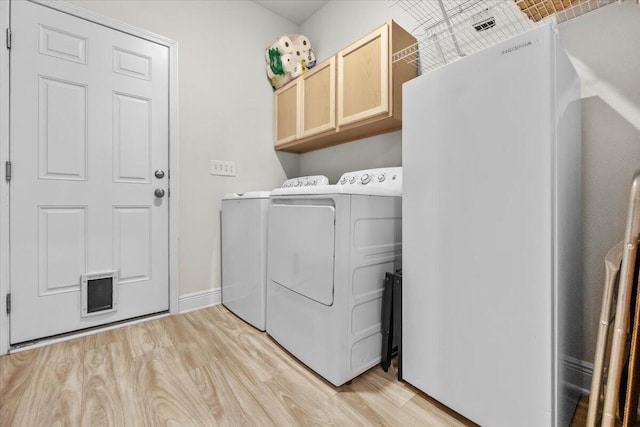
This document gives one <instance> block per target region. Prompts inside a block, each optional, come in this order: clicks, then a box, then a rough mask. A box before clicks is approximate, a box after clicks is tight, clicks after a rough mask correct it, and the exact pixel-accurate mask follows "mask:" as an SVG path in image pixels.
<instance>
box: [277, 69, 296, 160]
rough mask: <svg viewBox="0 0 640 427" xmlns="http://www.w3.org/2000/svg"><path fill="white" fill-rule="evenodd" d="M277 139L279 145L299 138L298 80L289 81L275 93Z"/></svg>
mask: <svg viewBox="0 0 640 427" xmlns="http://www.w3.org/2000/svg"><path fill="white" fill-rule="evenodd" d="M275 112H276V115H275V139H276V148H277V147H278V145H282V144H286V143H287V142H291V141H293V140H295V139H296V138H298V117H299V112H298V82H297V81H295V82H293V84H291V83H289V84H288V85H286V86H283V87H281V88H280V89H278V90H277V91H276V93H275Z"/></svg>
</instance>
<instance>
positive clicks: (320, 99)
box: [299, 56, 336, 138]
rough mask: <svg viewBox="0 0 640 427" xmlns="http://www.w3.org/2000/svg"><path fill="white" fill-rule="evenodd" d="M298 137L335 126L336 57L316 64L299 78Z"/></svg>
mask: <svg viewBox="0 0 640 427" xmlns="http://www.w3.org/2000/svg"><path fill="white" fill-rule="evenodd" d="M299 84H300V89H299V90H300V92H299V94H300V104H301V106H302V110H301V114H300V137H301V138H305V137H308V136H312V135H316V134H319V133H321V132H325V131H330V130H333V129H335V128H336V58H335V56H332V57H331V58H329V59H328V60H327V61H324V62H323V63H321V64H318V65H317V66H316V67H314V68H313V69H311V71H309V72H307V73H306V74H304V75H303V76H302V79H301V80H300V83H299Z"/></svg>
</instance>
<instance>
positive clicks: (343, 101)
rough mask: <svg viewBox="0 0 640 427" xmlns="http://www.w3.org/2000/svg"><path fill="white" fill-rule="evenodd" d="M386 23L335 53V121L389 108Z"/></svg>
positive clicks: (343, 122) (356, 118) (348, 120)
mask: <svg viewBox="0 0 640 427" xmlns="http://www.w3.org/2000/svg"><path fill="white" fill-rule="evenodd" d="M389 59H390V58H389V26H388V25H384V26H382V27H380V28H378V29H377V30H375V31H374V32H372V33H370V34H369V35H367V36H366V37H364V38H362V39H360V40H358V41H357V42H355V43H353V44H352V45H351V46H349V47H347V48H346V49H344V50H342V51H340V52H339V53H338V70H339V72H338V124H339V125H347V124H349V123H353V122H357V121H360V120H363V119H367V118H370V117H373V116H377V115H379V114H386V113H388V112H389V96H388V95H389V63H388V62H389Z"/></svg>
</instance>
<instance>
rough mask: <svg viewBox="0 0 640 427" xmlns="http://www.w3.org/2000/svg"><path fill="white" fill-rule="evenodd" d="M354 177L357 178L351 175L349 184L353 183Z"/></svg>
mask: <svg viewBox="0 0 640 427" xmlns="http://www.w3.org/2000/svg"><path fill="white" fill-rule="evenodd" d="M356 179H357V178H356V177H355V176H352V177H351V179H350V180H349V184H355V182H356Z"/></svg>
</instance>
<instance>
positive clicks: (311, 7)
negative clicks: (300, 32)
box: [255, 0, 329, 25]
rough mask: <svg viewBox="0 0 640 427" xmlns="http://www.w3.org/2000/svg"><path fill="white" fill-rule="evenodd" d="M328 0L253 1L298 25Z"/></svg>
mask: <svg viewBox="0 0 640 427" xmlns="http://www.w3.org/2000/svg"><path fill="white" fill-rule="evenodd" d="M328 1H329V0H255V2H256V3H258V4H259V5H261V6H262V7H265V8H267V9H269V10H270V11H272V12H273V13H275V14H276V15H279V16H281V17H283V18H285V19H287V20H289V21H291V22H293V23H294V24H297V25H300V24H302V23H303V22H304V21H306V20H307V19H309V17H310V16H311V15H313V14H314V13H316V12H317V11H318V9H320V8H321V7H322V6H324V5H325V4H326V3H327V2H328Z"/></svg>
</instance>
